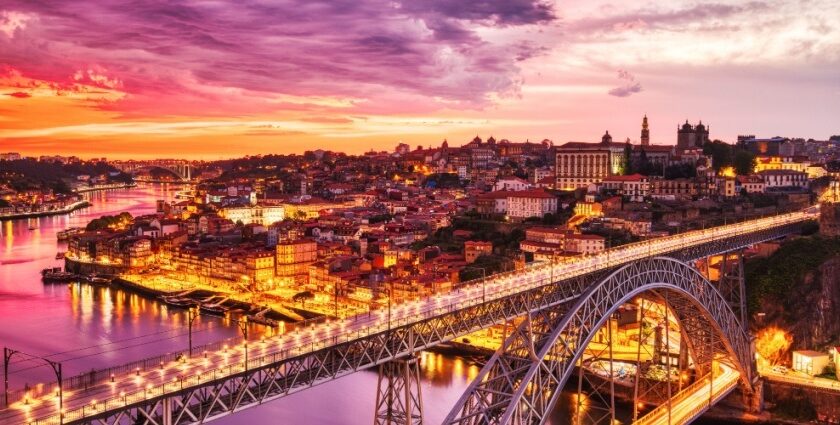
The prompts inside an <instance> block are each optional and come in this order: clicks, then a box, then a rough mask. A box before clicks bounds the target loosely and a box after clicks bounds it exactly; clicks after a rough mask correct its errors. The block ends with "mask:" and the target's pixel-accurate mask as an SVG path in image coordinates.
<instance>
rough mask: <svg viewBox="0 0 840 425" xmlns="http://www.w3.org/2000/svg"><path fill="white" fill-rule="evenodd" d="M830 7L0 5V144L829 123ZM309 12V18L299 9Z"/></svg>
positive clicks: (131, 154) (193, 142) (265, 148)
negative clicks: (643, 125)
mask: <svg viewBox="0 0 840 425" xmlns="http://www.w3.org/2000/svg"><path fill="white" fill-rule="evenodd" d="M832 14H834V18H836V14H837V11H836V8H831V7H830V2H828V1H824V2H808V3H807V4H806V3H799V2H749V3H744V2H728V3H727V2H720V3H711V2H699V3H683V2H681V3H679V4H672V3H670V2H661V1H656V2H651V3H649V4H647V5H645V6H635V5H632V6H625V5H610V4H608V3H605V2H597V3H591V2H586V3H583V2H571V3H568V4H554V3H544V2H540V1H531V0H518V1H514V2H511V1H487V2H482V3H478V4H470V5H450V4H448V3H446V2H426V3H423V4H422V5H415V4H409V3H399V2H384V1H383V2H378V1H370V2H364V3H356V2H351V3H346V4H341V3H307V4H306V5H305V7H304V6H302V5H296V4H294V2H281V3H274V4H272V5H267V4H261V3H259V2H246V3H243V4H242V5H239V6H237V7H232V6H229V5H228V6H225V5H223V4H204V5H179V4H169V3H166V2H160V3H148V2H144V3H142V4H133V5H131V4H129V5H117V4H116V3H112V2H108V1H96V2H86V3H85V4H84V5H78V4H75V5H74V4H57V5H47V6H39V5H37V4H32V3H31V2H23V1H10V2H6V3H5V4H4V6H3V7H2V8H0V56H1V57H2V61H0V62H2V65H0V120H1V121H2V122H3V126H2V129H0V140H2V141H3V145H4V149H5V150H10V151H20V152H22V153H24V154H32V155H38V154H74V155H78V156H82V157H98V156H108V157H109V158H122V159H127V158H141V157H142V158H146V157H157V156H161V157H185V158H190V159H218V158H220V157H235V156H242V155H245V154H266V153H299V152H303V151H304V150H308V149H314V148H329V149H331V150H336V151H344V152H348V153H361V152H364V151H367V150H370V149H371V148H373V149H377V150H382V149H391V148H392V147H393V146H395V145H396V144H397V143H399V142H406V143H408V144H410V145H411V146H412V147H414V146H416V145H423V146H428V145H430V144H431V145H437V144H439V143H440V142H441V141H442V140H444V139H447V140H449V141H450V143H451V144H453V145H459V144H462V143H466V142H467V141H469V140H470V139H471V138H472V137H474V136H475V135H476V134H478V135H480V136H481V137H482V138H487V137H489V136H490V135H493V136H495V137H496V138H497V139H502V138H508V139H510V140H511V141H515V142H521V141H525V140H526V139H527V140H531V141H533V142H539V141H541V140H542V139H544V138H547V139H550V140H553V141H554V142H555V144H561V143H565V142H567V141H570V140H579V141H596V140H598V138H599V137H600V135H601V134H603V132H604V131H605V130H609V131H610V133H611V134H613V135H614V137H615V138H616V140H620V141H623V140H624V139H625V138H626V137H630V138H631V139H632V140H634V141H637V140H638V137H639V127H640V124H641V117H642V116H643V115H645V114H647V115H648V117H650V121H651V122H650V127H651V143H653V144H668V145H672V144H674V143H675V142H676V135H675V130H676V126H677V125H678V124H679V123H682V122H684V121H685V120H686V119H688V120H689V121H690V122H692V123H695V122H697V121H698V120H703V121H704V122H709V123H712V124H713V128H712V134H711V137H712V138H718V139H722V140H724V141H728V142H734V139H735V137H736V135H738V134H741V133H749V134H756V135H758V136H760V137H761V136H763V137H771V136H777V135H778V136H787V137H805V138H815V139H827V138H828V137H829V136H830V135H832V134H836V133H837V130H836V129H834V128H832V125H834V122H833V121H832V118H833V117H834V116H836V111H837V110H840V109H838V107H840V105H838V100H837V99H838V94H840V80H838V78H837V75H836V71H835V70H836V68H837V64H838V62H840V34H838V33H840V29H838V28H837V27H836V26H831V25H829V22H830V21H831V20H832V19H833V18H832V16H833V15H832ZM314 17H317V19H313V18H314Z"/></svg>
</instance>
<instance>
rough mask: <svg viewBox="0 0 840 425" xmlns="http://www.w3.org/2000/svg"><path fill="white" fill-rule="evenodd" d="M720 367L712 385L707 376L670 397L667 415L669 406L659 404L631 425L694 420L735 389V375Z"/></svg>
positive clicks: (677, 424)
mask: <svg viewBox="0 0 840 425" xmlns="http://www.w3.org/2000/svg"><path fill="white" fill-rule="evenodd" d="M720 367H721V372H719V373H716V374H715V375H716V376H715V378H714V380H713V382H711V383H710V382H709V381H710V378H709V375H706V376H704V377H703V378H701V379H698V380H697V381H696V382H694V383H693V384H691V385H690V386H688V387H687V388H685V389H683V390H682V391H680V392H679V393H677V394H675V395H674V396H673V397H672V398H671V410H670V414H669V411H668V404H667V403H666V404H662V405H660V406H659V407H657V408H656V409H654V410H651V411H650V412H648V414H646V415H645V416H643V417H642V418H640V419H639V420H637V421H636V422H634V424H635V425H682V424H687V423H690V422H691V421H693V420H695V419H697V418H698V417H700V415H702V414H703V413H704V412H705V411H707V410H709V408H710V407H711V406H713V405H714V404H715V403H717V402H718V401H720V400H721V399H722V398H724V397H726V396H727V395H728V394H729V393H730V392H732V390H734V389H735V387H737V386H738V380H739V379H740V377H739V375H738V372H737V371H735V369H732V368H730V367H729V366H726V365H720Z"/></svg>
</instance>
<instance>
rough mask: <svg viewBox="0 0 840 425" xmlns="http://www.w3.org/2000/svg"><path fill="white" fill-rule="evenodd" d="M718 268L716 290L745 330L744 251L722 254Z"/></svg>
mask: <svg viewBox="0 0 840 425" xmlns="http://www.w3.org/2000/svg"><path fill="white" fill-rule="evenodd" d="M720 264H721V266H720V281H719V282H718V290H719V291H720V293H721V295H723V297H724V298H725V299H726V301H727V302H728V303H729V307H730V308H732V312H733V313H735V317H737V318H738V320H740V321H741V326H742V327H743V328H744V330H746V329H747V306H746V303H747V295H746V291H745V288H744V251H743V250H737V251H732V252H727V253H725V254H723V259H722V260H721V263H720Z"/></svg>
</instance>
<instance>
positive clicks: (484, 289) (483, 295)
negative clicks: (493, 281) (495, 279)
mask: <svg viewBox="0 0 840 425" xmlns="http://www.w3.org/2000/svg"><path fill="white" fill-rule="evenodd" d="M464 269H474V270H481V302H487V270H486V269H485V268H484V267H476V266H467V267H464Z"/></svg>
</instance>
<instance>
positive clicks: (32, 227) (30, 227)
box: [29, 226, 38, 230]
mask: <svg viewBox="0 0 840 425" xmlns="http://www.w3.org/2000/svg"><path fill="white" fill-rule="evenodd" d="M37 228H38V226H29V230H35V229H37Z"/></svg>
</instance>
